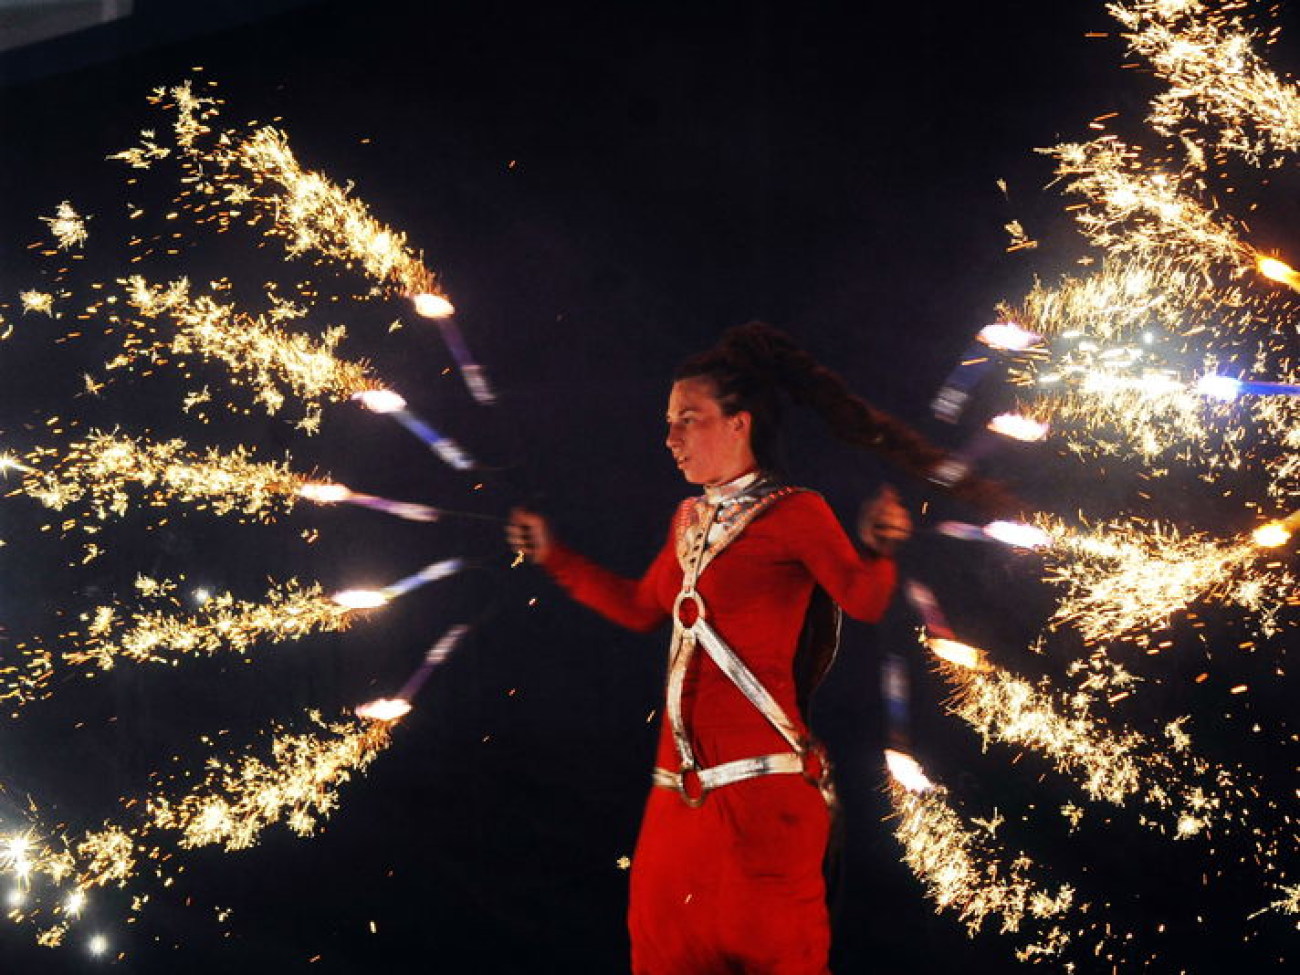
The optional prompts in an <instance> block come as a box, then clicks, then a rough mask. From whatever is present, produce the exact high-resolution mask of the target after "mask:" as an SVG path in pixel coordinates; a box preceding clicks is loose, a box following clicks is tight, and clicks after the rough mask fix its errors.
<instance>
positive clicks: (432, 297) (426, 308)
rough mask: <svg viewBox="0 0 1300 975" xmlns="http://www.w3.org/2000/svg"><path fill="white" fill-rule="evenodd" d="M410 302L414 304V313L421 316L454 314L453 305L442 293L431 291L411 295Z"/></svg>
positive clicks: (436, 316)
mask: <svg viewBox="0 0 1300 975" xmlns="http://www.w3.org/2000/svg"><path fill="white" fill-rule="evenodd" d="M411 303H412V304H414V305H415V313H416V314H417V315H420V316H421V317H423V318H447V317H449V316H451V315H454V314H456V306H455V305H453V304H452V303H451V302H450V301H448V300H447V299H446V298H444V297H443V296H442V295H439V294H433V293H432V292H427V291H426V292H423V293H421V294H417V295H413V296H412V298H411Z"/></svg>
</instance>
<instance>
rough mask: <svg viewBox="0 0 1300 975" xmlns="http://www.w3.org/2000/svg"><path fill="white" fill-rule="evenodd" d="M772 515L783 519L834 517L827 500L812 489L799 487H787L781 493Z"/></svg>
mask: <svg viewBox="0 0 1300 975" xmlns="http://www.w3.org/2000/svg"><path fill="white" fill-rule="evenodd" d="M772 514H779V515H780V516H781V517H783V518H812V519H817V520H821V519H824V518H825V517H827V516H828V515H829V516H830V517H832V518H833V517H834V513H833V512H832V511H831V506H830V505H829V504H828V503H827V501H826V499H825V498H824V497H822V496H821V494H820V493H819V492H817V491H814V490H813V489H812V488H806V487H799V486H797V485H793V484H791V485H787V486H786V487H784V488H783V489H782V491H781V496H780V497H779V498H777V499H776V503H775V504H774V505H773V506H772Z"/></svg>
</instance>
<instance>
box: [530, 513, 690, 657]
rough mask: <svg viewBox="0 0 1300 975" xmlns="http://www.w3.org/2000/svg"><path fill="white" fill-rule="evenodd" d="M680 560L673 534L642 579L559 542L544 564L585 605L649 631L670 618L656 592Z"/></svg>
mask: <svg viewBox="0 0 1300 975" xmlns="http://www.w3.org/2000/svg"><path fill="white" fill-rule="evenodd" d="M676 564H677V556H676V552H675V548H674V545H673V540H672V537H671V536H670V537H669V539H668V541H667V542H666V543H665V544H664V547H663V548H662V549H661V550H660V552H659V554H658V555H657V556H656V557H655V560H654V562H652V563H651V564H650V568H649V569H647V570H646V573H645V575H643V576H642V577H641V578H640V579H627V578H624V577H623V576H620V575H617V574H615V573H613V572H610V571H609V570H608V569H606V568H604V567H603V566H600V565H597V564H596V563H595V562H593V561H591V559H589V558H587V557H586V556H583V555H579V554H578V553H577V552H575V551H573V549H571V548H567V547H565V546H564V545H562V544H560V543H559V542H554V543H553V544H552V548H551V553H550V555H549V556H547V559H546V562H545V564H544V565H543V568H544V569H546V571H547V572H548V573H549V574H550V576H551V578H552V579H554V580H555V581H556V582H558V583H559V584H560V585H561V586H563V587H564V589H565V590H566V591H567V592H568V593H569V595H570V596H572V597H573V598H574V599H576V600H577V601H578V602H580V603H582V604H583V605H584V606H586V607H588V608H590V609H594V610H595V611H596V612H597V613H600V615H601V616H604V617H605V618H606V619H608V620H610V621H612V622H614V623H617V624H618V625H619V626H624V627H627V628H628V629H629V630H636V631H638V632H640V633H648V632H649V631H651V630H653V629H654V628H655V627H657V626H659V625H660V624H661V623H663V622H664V620H666V619H667V618H668V612H667V610H665V609H664V607H663V606H661V605H660V603H659V601H658V599H656V598H655V593H656V592H657V591H658V589H659V584H660V582H661V580H662V579H663V578H664V575H665V573H667V572H670V571H672V568H673V567H674V566H675V565H676Z"/></svg>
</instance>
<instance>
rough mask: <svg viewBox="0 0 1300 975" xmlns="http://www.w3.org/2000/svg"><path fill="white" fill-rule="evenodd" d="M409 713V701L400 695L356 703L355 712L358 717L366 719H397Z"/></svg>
mask: <svg viewBox="0 0 1300 975" xmlns="http://www.w3.org/2000/svg"><path fill="white" fill-rule="evenodd" d="M410 713H411V702H410V701H407V700H404V699H402V698H400V697H395V698H388V697H381V698H376V699H375V700H373V701H367V702H366V703H365V704H359V705H357V709H356V714H357V717H358V718H365V719H366V720H368V721H397V720H398V719H400V718H404V717H406V716H407V715H408V714H410Z"/></svg>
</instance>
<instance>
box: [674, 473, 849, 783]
mask: <svg viewBox="0 0 1300 975" xmlns="http://www.w3.org/2000/svg"><path fill="white" fill-rule="evenodd" d="M794 490H796V489H794V488H778V489H776V490H772V491H770V492H768V493H766V494H763V495H761V496H760V497H758V498H757V499H756V500H754V501H751V502H750V503H749V504H748V505H747V506H746V507H745V508H743V509H742V510H741V511H740V512H739V513H738V514H737V515H736V516H735V517H734V518H732V519H730V520H729V523H728V524H727V525H726V526H725V528H723V530H722V533H721V535H720V536H719V537H718V538H717V539H716V540H715V542H714V543H713V544H712V545H709V534H710V531H711V530H713V529H714V528H715V525H716V524H717V522H718V515H719V512H720V511H721V510H722V508H723V504H721V503H719V504H710V505H708V507H707V514H706V516H705V517H704V518H703V519H698V518H697V523H696V524H695V525H694V526H693V527H692V528H691V529H690V531H689V532H688V533H687V536H686V540H689V542H690V544H689V546H688V547H687V548H686V549H685V550H684V551H680V552H679V557H680V558H681V562H682V588H681V591H680V592H679V593H678V594H677V599H676V601H675V602H674V604H673V640H672V647H671V650H670V651H669V664H668V687H667V694H666V697H667V707H666V710H667V715H668V724H669V728H670V729H671V731H672V736H673V743H674V745H675V746H676V749H677V756H678V758H679V760H680V763H681V765H680V768H679V770H678V771H677V772H671V771H669V770H668V769H663V768H656V769H655V772H654V782H655V785H658V786H662V787H664V788H670V789H673V790H675V791H676V792H677V793H678V794H679V795H681V797H682V799H683V801H685V802H686V804H687V805H690V806H699V805H700V804H701V803H703V802H704V798H705V796H707V795H708V793H709V792H710V791H711V790H713V789H716V788H720V787H721V786H724V785H730V784H731V783H733V782H742V781H744V780H745V779H751V778H754V777H756V776H759V775H773V774H793V773H803V774H804V775H806V776H808V777H809V778H810V780H811V781H814V782H815V783H816V784H817V785H818V786H819V787H820V788H822V791H823V794H825V795H827V800H828V801H830V796H829V792H828V789H829V765H828V763H827V762H826V760H825V757H824V756H823V755H821V754H820V751H818V750H816V748H815V745H813V743H811V742H809V741H808V740H807V739H806V738H805V737H804V736H803V735H802V734H800V731H799V728H798V726H797V725H796V724H795V723H794V722H793V721H792V720H791V719H790V717H789V715H787V714H786V713H785V711H784V710H783V709H782V707H781V705H780V704H778V703H777V701H776V699H775V698H774V697H772V695H771V693H770V692H769V691H768V690H767V688H766V687H764V686H763V684H762V683H761V682H760V681H759V679H758V678H757V677H756V676H755V675H754V672H753V671H751V670H750V669H749V667H747V666H746V665H745V662H744V661H743V660H741V659H740V657H739V656H737V655H736V652H735V651H734V650H732V649H731V647H729V646H728V645H727V643H726V641H725V640H723V639H722V637H721V635H720V634H719V633H718V631H717V630H715V629H714V628H713V625H712V624H711V623H710V622H709V620H708V616H707V613H706V609H705V605H704V600H703V599H701V598H700V594H699V592H698V591H697V590H696V585H697V584H698V582H699V578H700V575H701V574H702V573H703V572H704V570H705V569H706V568H707V567H708V566H709V564H710V563H711V562H712V561H713V559H715V558H716V557H717V556H718V555H719V554H720V553H721V552H722V550H723V549H724V548H726V546H727V545H729V544H730V543H731V542H732V541H734V540H735V538H736V537H737V536H739V535H740V533H741V532H742V531H744V529H745V527H746V526H747V525H748V524H749V523H750V522H751V521H753V520H754V518H756V517H757V516H758V515H759V514H760V513H762V512H763V511H765V510H766V509H767V508H768V506H769V505H771V504H772V503H774V502H776V501H777V500H779V499H780V498H783V497H785V496H786V495H788V494H791V493H793V491H794ZM692 535H693V537H691V536H692ZM687 603H693V604H694V608H695V617H694V619H693V620H692V621H691V623H690V624H689V625H687V624H686V623H684V622H683V621H682V615H683V611H684V609H685V607H686V604H687ZM697 646H701V647H703V648H704V651H705V653H707V654H708V655H709V658H710V659H711V660H712V661H713V662H714V663H715V664H717V666H718V669H719V670H721V671H722V672H723V673H724V674H725V675H726V676H727V678H728V679H729V680H730V681H731V682H732V683H733V684H735V685H736V687H737V688H738V689H739V690H740V692H741V693H742V694H744V695H745V698H746V699H747V700H748V701H749V702H750V703H751V704H752V705H753V706H754V707H755V709H757V711H758V712H759V714H761V715H762V716H763V717H764V718H766V719H767V721H768V722H769V723H770V724H771V725H772V727H774V728H775V729H776V730H777V732H778V733H779V734H780V735H781V737H782V738H784V739H785V741H786V743H787V744H788V745H789V746H790V749H791V750H790V751H789V752H780V753H777V754H774V755H756V756H753V757H751V758H742V759H739V760H737V761H733V762H725V763H723V764H722V765H715V766H712V767H711V768H700V766H699V762H698V761H697V759H696V757H695V752H694V749H693V748H692V747H691V740H690V734H689V732H688V731H687V728H686V722H685V719H684V717H683V715H682V686H683V684H684V683H685V680H686V672H687V670H688V669H689V667H690V663H691V659H692V657H693V656H694V653H695V648H696V647H697ZM810 750H812V751H814V752H815V758H816V759H817V764H818V765H819V766H820V768H818V769H817V770H816V775H817V777H816V779H813V778H812V776H811V775H809V774H808V762H807V757H808V754H809V752H810Z"/></svg>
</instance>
